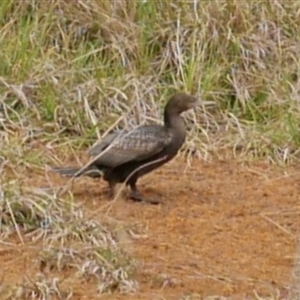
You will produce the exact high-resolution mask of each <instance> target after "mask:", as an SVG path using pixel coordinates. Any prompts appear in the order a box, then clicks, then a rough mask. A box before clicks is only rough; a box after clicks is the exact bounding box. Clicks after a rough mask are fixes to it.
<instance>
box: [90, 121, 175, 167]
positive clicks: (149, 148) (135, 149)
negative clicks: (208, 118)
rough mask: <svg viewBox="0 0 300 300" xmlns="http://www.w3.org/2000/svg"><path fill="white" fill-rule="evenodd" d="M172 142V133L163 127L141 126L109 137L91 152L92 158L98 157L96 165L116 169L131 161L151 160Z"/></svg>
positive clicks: (96, 145)
mask: <svg viewBox="0 0 300 300" xmlns="http://www.w3.org/2000/svg"><path fill="white" fill-rule="evenodd" d="M171 141H172V133H171V132H170V131H169V130H168V129H167V128H165V127H164V126H161V125H145V126H140V127H138V128H136V129H134V130H132V131H126V132H116V133H112V134H109V135H107V136H106V137H105V138H104V139H103V140H102V141H101V142H99V143H97V144H95V145H94V146H93V147H92V148H91V149H90V150H89V155H90V156H93V157H95V156H98V155H99V158H98V159H97V160H96V161H95V164H97V165H99V166H101V167H107V168H115V167H118V166H120V165H122V164H124V163H128V162H130V161H141V160H144V159H149V158H151V157H152V156H154V155H156V154H158V153H159V152H160V151H162V150H163V149H164V148H165V147H167V146H168V145H169V144H170V143H171Z"/></svg>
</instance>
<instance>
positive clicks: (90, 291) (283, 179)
mask: <svg viewBox="0 0 300 300" xmlns="http://www.w3.org/2000/svg"><path fill="white" fill-rule="evenodd" d="M185 168H186V164H185V162H183V161H182V160H181V159H177V160H176V161H173V162H172V163H170V164H168V165H166V166H165V167H163V168H161V169H160V170H157V171H156V172H155V173H153V174H151V175H149V176H147V177H144V178H142V179H141V180H140V185H139V186H140V189H141V192H143V193H144V194H146V195H148V196H149V197H156V198H159V199H161V200H162V202H163V204H161V205H158V206H152V205H147V204H137V203H134V202H131V201H127V200H124V198H120V199H118V200H117V201H115V202H113V204H112V205H109V204H110V201H109V199H108V197H107V193H106V192H105V190H106V184H105V183H104V182H103V181H100V182H99V181H95V180H91V179H88V178H80V179H78V180H76V182H75V185H74V186H73V189H72V191H73V193H74V198H75V201H78V202H82V204H83V205H85V206H86V207H87V208H88V209H89V210H90V212H91V215H95V214H97V215H99V218H103V220H105V221H107V220H109V219H110V220H114V224H115V228H116V230H118V236H119V238H120V240H121V242H122V243H123V245H124V249H125V251H127V252H129V254H130V255H131V256H132V257H134V258H135V259H136V261H137V262H138V264H139V266H140V267H139V271H138V272H137V274H136V277H137V280H138V281H139V284H140V288H139V292H138V294H136V295H111V296H109V295H108V296H107V298H108V299H163V298H159V296H161V297H165V298H166V299H184V298H183V297H184V296H185V295H195V297H196V295H199V297H200V295H201V296H203V297H206V296H212V295H222V296H229V297H230V298H234V297H236V299H241V297H242V298H243V297H245V296H250V298H251V297H253V296H254V293H255V292H257V293H258V294H260V295H263V296H268V295H270V294H273V295H276V294H277V293H280V294H281V295H287V293H289V290H290V289H292V287H296V285H295V280H296V279H295V278H294V277H293V273H294V271H295V262H296V259H297V239H298V235H299V228H300V226H299V225H300V218H299V214H300V205H299V201H300V199H299V198H300V196H299V192H300V186H299V179H300V174H299V172H297V170H296V169H294V168H285V169H283V168H279V167H274V166H269V165H267V164H265V163H251V164H245V163H244V164H238V163H236V162H232V161H218V162H214V163H203V162H199V161H196V160H195V161H193V163H192V166H191V167H190V168H188V169H186V170H185ZM38 176H39V178H38V180H35V183H37V182H38V183H39V184H40V183H41V184H42V182H43V178H42V177H41V175H38ZM51 180H52V182H53V183H55V184H57V185H63V184H64V183H66V181H67V180H66V179H61V178H59V177H58V176H57V175H53V176H52V175H51ZM17 252H18V251H17V249H15V250H13V249H11V250H10V251H3V252H0V260H1V262H2V263H1V265H2V268H3V270H9V272H8V276H5V279H4V280H9V281H14V282H18V280H20V279H21V278H22V276H23V275H24V274H23V273H24V272H27V273H28V274H30V273H31V271H30V268H31V265H30V264H28V263H26V262H27V261H29V259H28V257H30V255H31V254H30V248H27V249H26V250H24V251H23V252H22V253H21V254H20V253H19V254H18V253H17ZM33 255H34V254H33ZM31 256H32V255H31ZM32 268H33V266H32ZM94 291H95V289H94V288H93V284H92V283H91V284H90V286H89V285H88V284H87V285H85V286H78V287H76V288H75V295H74V298H73V299H76V298H75V297H76V296H78V299H96V298H97V296H96V295H95V294H94ZM102 297H103V296H102ZM105 298H106V296H105V297H103V299H105ZM195 299H196V298H195ZM197 299H198V298H197Z"/></svg>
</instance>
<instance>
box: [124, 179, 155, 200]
mask: <svg viewBox="0 0 300 300" xmlns="http://www.w3.org/2000/svg"><path fill="white" fill-rule="evenodd" d="M129 185H130V188H131V194H130V199H131V200H133V201H136V202H148V203H150V204H159V203H160V202H159V201H157V200H147V199H144V197H143V196H142V195H141V194H140V193H139V191H138V189H137V187H136V181H132V182H130V183H129Z"/></svg>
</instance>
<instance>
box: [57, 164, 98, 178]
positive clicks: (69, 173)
mask: <svg viewBox="0 0 300 300" xmlns="http://www.w3.org/2000/svg"><path fill="white" fill-rule="evenodd" d="M51 171H52V172H56V173H58V174H60V175H62V176H64V177H79V176H88V177H92V178H99V177H101V176H102V175H103V172H101V170H99V169H98V168H97V167H95V166H93V165H91V166H87V167H86V168H72V167H68V168H52V169H51Z"/></svg>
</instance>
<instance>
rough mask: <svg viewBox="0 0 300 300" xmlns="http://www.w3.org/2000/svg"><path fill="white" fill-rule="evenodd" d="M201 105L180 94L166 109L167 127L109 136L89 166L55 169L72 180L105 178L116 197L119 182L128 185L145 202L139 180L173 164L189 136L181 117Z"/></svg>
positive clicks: (93, 153)
mask: <svg viewBox="0 0 300 300" xmlns="http://www.w3.org/2000/svg"><path fill="white" fill-rule="evenodd" d="M198 103H199V102H198V99H197V98H195V97H193V96H191V95H188V94H185V93H177V94H175V95H173V96H172V97H171V98H170V100H169V101H168V103H167V105H166V107H165V110H164V125H163V126H162V125H145V126H140V127H137V128H136V129H134V130H132V131H127V132H121V133H112V134H109V135H107V136H106V137H105V138H104V139H103V140H102V141H100V142H98V143H97V144H95V145H94V146H93V147H92V148H91V149H90V150H89V151H88V154H89V155H90V156H91V157H93V158H94V159H95V160H93V162H91V163H90V164H89V165H88V166H87V167H85V168H83V169H82V170H81V169H79V168H55V169H53V171H55V172H58V173H60V174H61V175H63V176H70V177H78V176H82V175H85V176H89V177H93V178H98V177H103V179H104V180H106V181H108V183H109V187H110V189H111V192H112V195H114V194H115V186H116V184H117V183H123V182H126V185H129V186H130V188H131V196H130V198H131V199H132V200H135V201H143V200H144V199H143V198H142V197H141V195H140V194H139V192H138V190H137V186H136V183H137V180H138V178H139V177H141V176H143V175H145V174H147V173H149V172H151V171H152V170H154V169H156V168H158V167H159V166H161V165H163V164H165V163H166V162H168V161H170V160H171V159H172V158H173V157H174V156H175V155H176V154H177V152H178V150H179V149H180V148H181V146H182V144H183V143H184V141H185V137H186V129H185V125H184V120H183V119H182V118H181V117H180V114H181V113H182V112H184V111H186V110H189V109H192V108H195V107H196V106H197V105H198ZM105 150H106V151H105ZM102 151H103V153H101V152H102ZM100 154H101V155H100ZM97 156H99V158H96V157H97ZM150 202H151V201H150ZM151 203H157V202H154V201H152V202H151Z"/></svg>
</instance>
